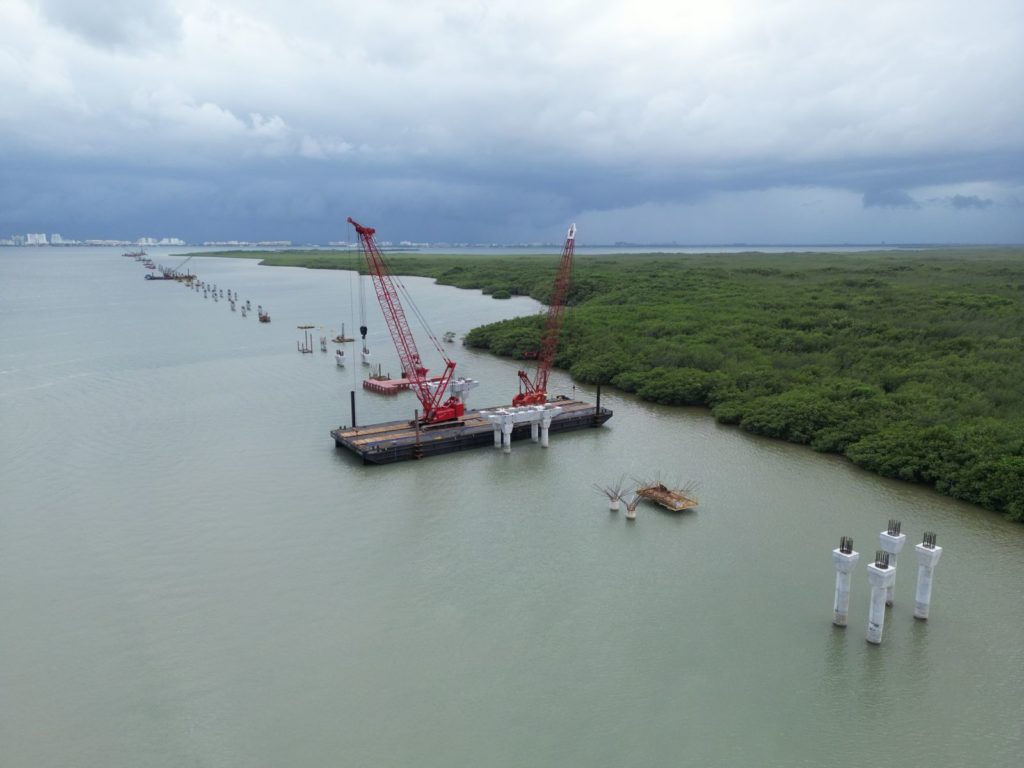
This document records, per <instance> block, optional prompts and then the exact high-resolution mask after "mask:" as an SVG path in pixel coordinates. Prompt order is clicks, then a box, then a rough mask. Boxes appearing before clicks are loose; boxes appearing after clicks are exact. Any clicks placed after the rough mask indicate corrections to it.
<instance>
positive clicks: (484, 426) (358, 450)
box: [331, 400, 612, 464]
mask: <svg viewBox="0 0 1024 768" xmlns="http://www.w3.org/2000/svg"><path fill="white" fill-rule="evenodd" d="M555 404H557V405H558V406H560V407H561V409H562V412H561V414H559V415H558V416H556V417H555V418H554V419H553V420H552V422H551V432H566V431H569V430H574V429H584V428H586V427H598V426H600V425H602V424H604V423H605V422H606V421H608V419H610V418H611V417H612V412H611V410H609V409H608V408H601V409H600V410H598V409H597V408H596V407H595V406H594V405H592V404H591V403H585V402H582V401H580V400H558V401H556V403H555ZM501 407H507V406H494V407H493V408H486V409H482V410H487V411H494V410H497V409H498V408H501ZM331 437H333V438H334V444H335V446H337V447H338V448H347V449H348V450H350V451H352V452H354V453H355V454H357V455H358V456H359V457H360V458H362V460H363V463H364V464H390V463H392V462H395V461H406V460H408V459H422V458H425V457H427V456H435V455H438V454H442V453H454V452H455V451H462V450H465V449H467V448H474V447H477V446H485V445H486V446H493V445H494V428H493V426H492V425H491V423H490V422H489V421H488V420H487V417H486V416H484V415H482V413H481V410H472V411H466V414H465V416H464V417H463V419H462V420H461V421H457V422H452V423H447V424H439V425H437V426H432V427H428V428H420V429H419V430H418V431H417V429H416V428H415V426H414V425H413V423H412V422H411V421H409V420H404V421H389V422H385V423H383V424H368V425H366V426H364V427H339V428H338V429H333V430H331ZM529 437H530V425H529V424H517V425H516V427H515V429H514V430H513V431H512V439H513V440H522V439H524V438H526V439H528V438H529Z"/></svg>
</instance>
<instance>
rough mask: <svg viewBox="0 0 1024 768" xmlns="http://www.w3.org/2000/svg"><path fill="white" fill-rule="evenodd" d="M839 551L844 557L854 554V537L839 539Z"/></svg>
mask: <svg viewBox="0 0 1024 768" xmlns="http://www.w3.org/2000/svg"><path fill="white" fill-rule="evenodd" d="M839 551H840V552H842V553H843V554H844V555H849V554H852V553H853V537H852V536H841V537H840V538H839Z"/></svg>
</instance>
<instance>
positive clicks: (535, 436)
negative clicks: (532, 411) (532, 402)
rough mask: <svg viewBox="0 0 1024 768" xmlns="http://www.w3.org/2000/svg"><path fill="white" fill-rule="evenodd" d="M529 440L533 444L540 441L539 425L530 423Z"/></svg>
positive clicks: (534, 422) (533, 422)
mask: <svg viewBox="0 0 1024 768" xmlns="http://www.w3.org/2000/svg"><path fill="white" fill-rule="evenodd" d="M530 439H531V440H533V442H535V443H536V442H537V441H538V440H540V424H538V423H537V422H536V421H531V422H530Z"/></svg>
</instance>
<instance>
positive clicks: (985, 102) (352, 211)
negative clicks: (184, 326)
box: [0, 0, 1024, 244]
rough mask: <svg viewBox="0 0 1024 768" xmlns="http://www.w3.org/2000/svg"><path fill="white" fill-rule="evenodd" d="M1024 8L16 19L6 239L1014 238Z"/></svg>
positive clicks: (1017, 233) (431, 8)
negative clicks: (367, 235) (96, 235)
mask: <svg viewBox="0 0 1024 768" xmlns="http://www.w3.org/2000/svg"><path fill="white" fill-rule="evenodd" d="M1021 40H1024V4H1022V3H1020V2H1019V0H975V1H974V2H971V3H962V2H958V0H932V1H931V2H929V3H922V2H918V1H917V0H862V2H858V3H822V2H819V1H818V0H792V1H791V2H787V3H765V2H759V1H758V0H722V1H721V2H716V3H710V2H707V0H673V1H672V2H669V1H668V0H635V2H632V3H623V2H621V0H615V1H614V2H613V1H612V0H587V1H584V0H565V2H559V3H542V2H531V0H492V1H491V2H488V3H467V2H464V1H463V0H434V1H433V2H430V3H422V4H417V3H407V2H398V1H397V0H379V2H375V3H356V2H353V1H352V0H337V2H331V3H324V2H319V1H318V0H317V1H314V0H262V1H261V2H260V3H251V2H245V1H244V0H218V2H217V3H216V4H215V10H214V6H210V4H209V3H207V2H204V1H203V0H150V2H146V3H124V2H118V3H111V2H101V3H93V4H88V5H83V4H82V3H80V2H79V1H78V0H5V2H4V3H2V4H0V50H3V52H4V55H3V56H2V57H0V85H2V87H3V92H4V97H5V103H6V104H7V105H8V109H6V110H5V113H4V117H3V119H2V120H0V232H37V233H38V232H48V233H50V232H62V233H65V232H70V233H72V235H71V236H73V237H76V238H79V239H82V238H84V236H85V235H86V234H88V233H92V232H105V233H109V234H110V235H111V236H112V237H116V238H119V239H124V240H130V239H134V238H135V237H137V234H135V233H141V232H159V231H168V232H174V233H175V235H176V236H177V237H180V238H181V239H183V240H185V241H188V242H195V243H198V242H205V241H227V240H233V239H246V240H249V241H267V240H280V239H286V240H290V241H292V242H301V243H326V242H330V241H341V240H349V239H352V234H351V228H350V227H349V226H348V225H346V223H345V219H346V217H347V216H352V217H353V218H355V219H357V220H359V221H360V222H362V223H365V224H367V225H371V226H374V227H375V228H376V229H377V232H378V236H379V237H381V238H383V239H387V240H390V241H392V242H400V241H402V240H408V241H410V242H432V243H433V242H473V243H488V242H493V243H529V242H558V241H559V240H560V239H561V237H562V236H563V234H564V231H565V227H566V226H567V225H568V223H569V222H572V221H575V222H576V223H577V225H578V227H579V231H580V238H581V242H589V243H614V242H617V241H628V242H644V243H665V242H673V241H675V242H679V243H705V244H714V243H735V242H747V243H763V244H772V243H854V242H855V243H863V242H882V241H885V242H890V243H922V242H924V243H952V242H956V243H1019V242H1022V241H1024V132H1022V131H1021V130H1020V126H1021V125H1022V124H1024V89H1022V88H1021V87H1020V83H1021V82H1022V81H1024V56H1021V55H1020V43H1021Z"/></svg>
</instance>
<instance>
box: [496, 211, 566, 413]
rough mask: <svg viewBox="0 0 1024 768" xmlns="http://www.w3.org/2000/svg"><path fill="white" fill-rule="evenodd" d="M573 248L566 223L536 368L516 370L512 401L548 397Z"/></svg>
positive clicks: (540, 400) (541, 400) (535, 402)
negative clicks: (531, 371)
mask: <svg viewBox="0 0 1024 768" xmlns="http://www.w3.org/2000/svg"><path fill="white" fill-rule="evenodd" d="M575 248H576V225H575V224H571V225H570V226H569V234H568V235H567V236H566V238H565V246H564V247H563V248H562V260H561V262H560V263H559V265H558V273H557V274H556V275H555V284H554V286H553V287H552V289H551V298H550V299H549V300H548V321H547V325H546V326H545V327H544V335H543V336H542V337H541V342H540V351H539V352H538V353H537V372H536V373H535V374H534V377H533V379H532V380H531V379H530V376H529V374H527V373H526V371H519V394H517V395H516V396H515V397H513V398H512V405H543V404H544V403H546V402H547V400H548V374H550V373H551V365H552V363H554V361H555V352H556V350H557V349H558V334H559V332H560V331H561V328H562V314H563V313H564V312H565V298H566V296H567V295H568V293H569V281H570V279H571V278H572V256H573V251H574V250H575Z"/></svg>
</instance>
